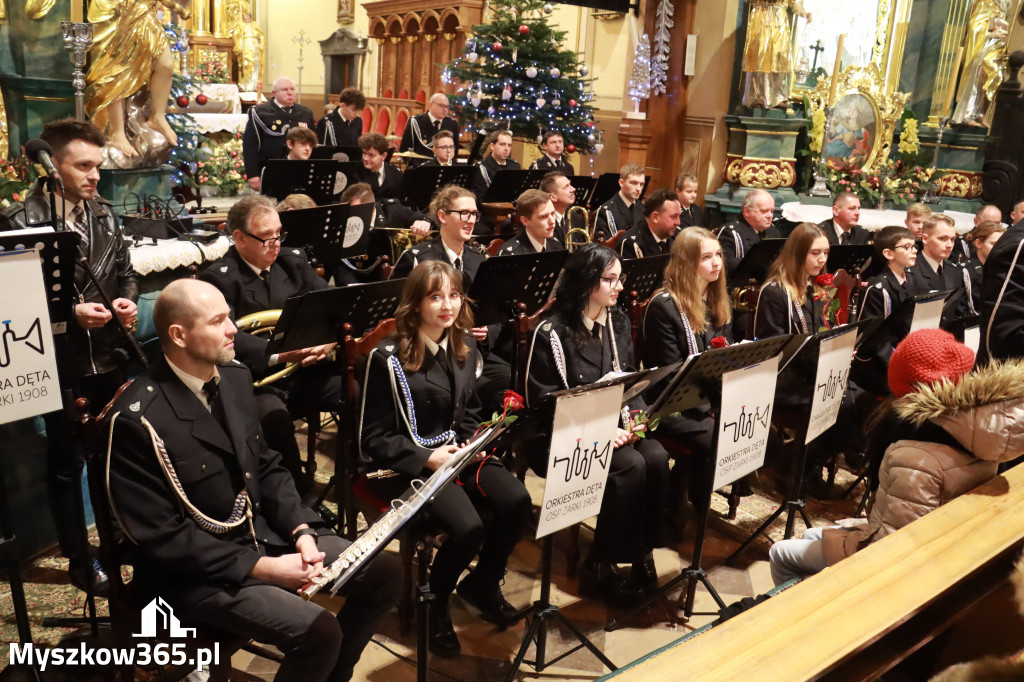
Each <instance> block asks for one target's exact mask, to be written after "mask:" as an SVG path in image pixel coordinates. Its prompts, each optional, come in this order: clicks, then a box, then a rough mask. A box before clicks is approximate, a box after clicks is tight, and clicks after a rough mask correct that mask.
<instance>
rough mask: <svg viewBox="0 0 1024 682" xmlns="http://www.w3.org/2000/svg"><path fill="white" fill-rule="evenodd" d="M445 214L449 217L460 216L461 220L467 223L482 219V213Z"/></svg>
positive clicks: (455, 212) (454, 212) (453, 212)
mask: <svg viewBox="0 0 1024 682" xmlns="http://www.w3.org/2000/svg"><path fill="white" fill-rule="evenodd" d="M445 213H447V214H448V215H457V216H459V218H461V219H462V220H463V221H465V222H467V223H468V222H469V221H470V220H479V219H480V211H468V210H467V211H445Z"/></svg>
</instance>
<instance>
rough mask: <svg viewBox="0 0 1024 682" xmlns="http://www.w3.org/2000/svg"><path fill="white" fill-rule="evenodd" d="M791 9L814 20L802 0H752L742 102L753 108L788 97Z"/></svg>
mask: <svg viewBox="0 0 1024 682" xmlns="http://www.w3.org/2000/svg"><path fill="white" fill-rule="evenodd" d="M789 10H792V11H793V12H794V13H795V14H798V15H800V16H802V17H804V18H805V19H807V21H810V20H811V14H810V13H809V12H805V11H804V6H803V2H801V0H750V13H749V14H748V15H747V40H746V42H745V43H744V45H743V75H744V80H743V104H744V106H748V107H750V108H751V109H753V108H756V107H759V108H762V109H770V108H772V107H777V106H779V105H780V104H784V103H785V102H786V100H787V99H789V87H788V78H789V72H790V53H791V52H792V51H793V45H792V31H791V29H790V20H789Z"/></svg>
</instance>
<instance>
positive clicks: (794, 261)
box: [754, 223, 829, 339]
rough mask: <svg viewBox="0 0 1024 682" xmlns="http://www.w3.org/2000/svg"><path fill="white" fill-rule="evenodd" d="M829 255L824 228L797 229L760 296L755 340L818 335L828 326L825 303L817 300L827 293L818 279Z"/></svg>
mask: <svg viewBox="0 0 1024 682" xmlns="http://www.w3.org/2000/svg"><path fill="white" fill-rule="evenodd" d="M828 252H829V246H828V237H826V236H825V233H824V232H822V231H821V228H820V227H818V226H817V225H814V224H812V223H800V224H799V225H797V226H796V227H795V228H793V232H791V233H790V235H789V238H788V239H786V244H785V246H783V247H782V253H780V254H779V257H778V258H776V259H775V262H774V263H772V269H771V271H770V272H769V274H768V279H767V281H765V283H764V286H762V287H761V293H760V294H758V297H757V310H756V311H755V312H754V337H755V338H758V339H767V338H768V337H770V336H778V335H779V334H816V333H817V332H818V330H819V329H821V327H823V326H824V324H825V323H824V317H823V310H824V302H823V301H819V300H816V299H815V296H820V295H821V294H822V293H824V292H823V290H822V289H821V287H819V286H818V285H817V284H815V282H814V279H815V278H816V277H817V276H818V275H820V274H821V273H822V271H823V270H824V269H825V264H826V263H827V262H828Z"/></svg>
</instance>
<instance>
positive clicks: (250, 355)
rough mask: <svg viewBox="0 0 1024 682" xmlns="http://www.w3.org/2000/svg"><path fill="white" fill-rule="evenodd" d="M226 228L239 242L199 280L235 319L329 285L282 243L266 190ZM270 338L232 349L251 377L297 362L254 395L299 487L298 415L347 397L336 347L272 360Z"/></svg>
mask: <svg viewBox="0 0 1024 682" xmlns="http://www.w3.org/2000/svg"><path fill="white" fill-rule="evenodd" d="M227 231H228V232H229V233H231V236H232V237H233V238H234V240H235V245H234V246H232V247H231V248H230V249H229V250H228V252H227V253H226V254H225V255H224V257H223V258H222V259H220V260H218V261H214V262H212V263H210V265H209V266H207V268H206V269H205V270H204V271H203V272H202V273H201V274H200V276H199V277H200V279H202V280H204V281H206V282H209V283H210V284H212V285H214V286H215V287H217V289H219V290H220V292H221V293H222V294H223V295H224V298H225V299H226V300H227V302H228V305H229V306H231V311H232V319H234V320H237V319H239V318H242V317H244V316H246V315H250V314H252V313H258V312H262V311H265V310H276V309H280V308H284V304H285V301H287V300H288V298H290V297H291V296H300V295H302V294H305V293H308V292H310V291H317V290H319V289H326V288H327V282H325V281H324V280H323V279H321V278H320V277H318V276H317V274H316V272H314V271H313V268H312V266H311V265H310V264H309V261H308V260H307V258H306V251H305V249H302V248H294V247H288V248H282V246H281V241H282V239H283V238H284V236H283V235H282V234H281V218H280V216H279V215H278V213H277V211H276V210H275V208H274V201H273V200H272V199H270V198H268V197H264V196H261V195H253V196H247V197H243V198H242V199H241V200H240V201H239V202H238V203H236V204H235V205H234V206H232V207H231V210H230V211H228V220H227ZM268 343H269V341H268V340H267V339H266V338H265V337H261V336H254V335H252V334H247V333H244V332H239V334H238V335H237V336H236V337H235V348H236V350H237V353H238V358H239V360H240V361H241V362H242V363H243V364H244V365H245V366H246V367H248V368H249V370H250V371H251V372H252V373H253V375H255V376H257V377H262V376H264V375H265V374H267V373H268V369H269V370H270V371H276V369H279V368H277V367H274V366H275V365H278V364H280V363H298V364H299V365H300V368H299V369H298V370H297V371H296V372H295V373H294V374H292V375H291V376H289V377H286V378H284V379H281V380H279V381H277V382H274V383H273V384H272V385H271V386H266V387H263V388H261V389H260V390H259V392H258V394H257V396H256V403H257V405H258V406H259V414H260V424H261V425H262V427H263V432H264V433H265V434H266V437H267V439H268V442H269V445H270V447H272V448H273V449H274V450H276V451H278V452H280V453H281V455H282V457H283V461H282V463H283V464H284V466H285V467H287V468H288V470H289V471H290V472H291V473H292V476H293V477H294V478H295V481H296V484H297V485H298V486H300V487H302V486H304V485H305V480H306V479H305V478H304V476H303V474H302V464H301V461H300V456H299V449H298V446H297V445H296V444H295V425H294V422H293V421H292V416H293V415H306V414H309V412H311V411H313V410H315V409H320V410H324V411H336V410H337V409H338V406H339V404H340V403H341V399H342V388H341V379H340V377H339V376H338V375H337V374H336V373H335V372H333V371H331V369H332V368H331V367H330V366H327V365H329V364H330V363H324V364H322V365H318V366H316V367H312V366H311V365H314V363H318V362H320V361H321V360H323V359H324V358H326V357H327V354H328V353H329V352H330V351H331V349H332V348H333V344H328V345H324V346H316V347H313V348H303V349H300V350H294V351H288V352H286V353H281V354H280V355H272V356H270V357H269V358H268V357H267V354H266V350H267V344H268Z"/></svg>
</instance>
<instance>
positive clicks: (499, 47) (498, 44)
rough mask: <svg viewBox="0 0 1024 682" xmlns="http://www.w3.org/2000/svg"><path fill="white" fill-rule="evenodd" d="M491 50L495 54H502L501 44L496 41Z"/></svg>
mask: <svg viewBox="0 0 1024 682" xmlns="http://www.w3.org/2000/svg"><path fill="white" fill-rule="evenodd" d="M491 49H493V50H494V51H495V52H501V42H499V41H497V40H495V41H494V44H493V45H491Z"/></svg>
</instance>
